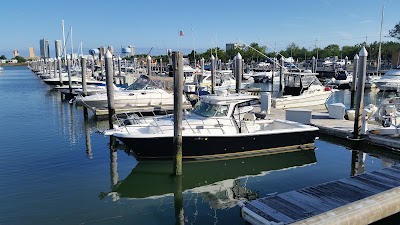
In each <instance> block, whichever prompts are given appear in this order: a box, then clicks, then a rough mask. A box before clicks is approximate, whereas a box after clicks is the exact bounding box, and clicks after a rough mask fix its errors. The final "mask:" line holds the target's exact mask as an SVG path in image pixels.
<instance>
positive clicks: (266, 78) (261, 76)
mask: <svg viewBox="0 0 400 225" xmlns="http://www.w3.org/2000/svg"><path fill="white" fill-rule="evenodd" d="M272 76H273V73H272V70H268V71H262V72H255V73H253V74H251V75H250V77H252V78H253V79H254V82H256V83H265V82H270V81H271V80H272Z"/></svg>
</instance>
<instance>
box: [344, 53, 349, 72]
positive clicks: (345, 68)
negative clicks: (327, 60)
mask: <svg viewBox="0 0 400 225" xmlns="http://www.w3.org/2000/svg"><path fill="white" fill-rule="evenodd" d="M348 62H349V57H347V56H346V57H344V70H347V63H348Z"/></svg>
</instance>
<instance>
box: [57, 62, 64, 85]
mask: <svg viewBox="0 0 400 225" xmlns="http://www.w3.org/2000/svg"><path fill="white" fill-rule="evenodd" d="M57 61H58V78H59V79H60V85H61V86H63V76H62V59H61V57H60V56H58V58H57Z"/></svg>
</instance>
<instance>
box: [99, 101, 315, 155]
mask: <svg viewBox="0 0 400 225" xmlns="http://www.w3.org/2000/svg"><path fill="white" fill-rule="evenodd" d="M257 105H260V98H259V97H258V96H253V95H245V94H240V93H239V94H238V93H236V94H227V95H206V96H203V97H202V98H201V100H200V103H198V104H197V107H196V108H195V109H194V110H193V111H192V112H189V113H185V115H184V116H183V119H182V148H183V149H182V154H183V155H182V157H183V159H184V160H215V159H221V158H230V157H245V156H254V155H263V154H270V153H272V152H275V153H278V152H282V151H290V150H289V149H291V150H293V149H299V148H314V147H313V146H314V139H315V138H316V136H317V131H318V128H316V127H313V126H309V125H305V124H301V123H297V122H293V121H287V120H279V119H268V118H266V116H265V114H262V113H256V112H254V111H253V110H254V109H256V106H257ZM116 121H117V124H115V126H114V128H113V129H111V130H107V131H105V132H104V134H105V135H112V136H114V137H116V138H117V139H119V140H120V141H121V142H123V143H124V144H125V145H126V146H127V147H128V148H129V149H131V150H132V152H133V153H134V154H135V155H136V157H137V158H139V159H140V158H141V159H171V158H172V157H173V137H174V123H173V117H172V116H159V117H152V118H148V119H142V118H137V116H135V117H131V118H128V119H122V118H121V119H120V118H118V119H117V120H116Z"/></svg>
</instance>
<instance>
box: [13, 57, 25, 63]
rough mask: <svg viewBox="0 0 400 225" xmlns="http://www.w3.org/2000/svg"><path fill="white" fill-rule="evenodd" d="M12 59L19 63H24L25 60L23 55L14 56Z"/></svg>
mask: <svg viewBox="0 0 400 225" xmlns="http://www.w3.org/2000/svg"><path fill="white" fill-rule="evenodd" d="M14 59H16V60H18V62H19V63H24V62H26V59H25V58H24V57H21V56H15V58H14Z"/></svg>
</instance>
